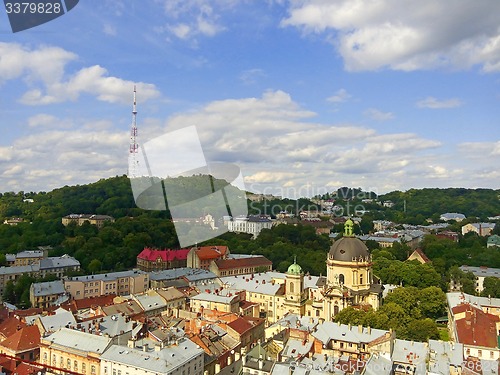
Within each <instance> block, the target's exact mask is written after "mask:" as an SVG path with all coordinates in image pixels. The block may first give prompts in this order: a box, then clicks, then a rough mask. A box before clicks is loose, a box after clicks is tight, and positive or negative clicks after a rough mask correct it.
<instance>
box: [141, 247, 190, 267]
mask: <svg viewBox="0 0 500 375" xmlns="http://www.w3.org/2000/svg"><path fill="white" fill-rule="evenodd" d="M188 253H189V249H178V250H171V249H164V250H156V249H150V248H147V247H146V248H144V250H142V251H141V252H140V253H139V255H137V268H138V269H140V270H141V271H145V272H151V271H162V270H168V269H172V268H180V267H186V265H187V256H188Z"/></svg>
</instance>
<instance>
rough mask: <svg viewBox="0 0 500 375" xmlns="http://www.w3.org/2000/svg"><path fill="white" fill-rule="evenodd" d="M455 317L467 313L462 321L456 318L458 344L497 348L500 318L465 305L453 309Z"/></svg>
mask: <svg viewBox="0 0 500 375" xmlns="http://www.w3.org/2000/svg"><path fill="white" fill-rule="evenodd" d="M452 312H453V315H455V316H456V314H459V313H465V317H464V318H461V319H458V320H457V319H456V318H455V327H456V331H457V336H458V342H460V343H462V344H465V345H473V346H485V347H489V348H496V347H497V344H498V342H497V332H496V323H497V322H498V321H499V320H500V318H499V317H498V316H496V315H492V314H487V313H485V312H484V311H483V310H481V309H478V308H476V307H474V306H471V305H470V304H468V303H463V304H460V305H458V306H455V307H454V308H453V309H452Z"/></svg>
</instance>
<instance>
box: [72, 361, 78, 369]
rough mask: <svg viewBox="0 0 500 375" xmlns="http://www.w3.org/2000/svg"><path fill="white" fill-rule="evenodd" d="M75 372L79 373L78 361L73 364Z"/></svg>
mask: <svg viewBox="0 0 500 375" xmlns="http://www.w3.org/2000/svg"><path fill="white" fill-rule="evenodd" d="M73 370H74V371H78V361H74V362H73Z"/></svg>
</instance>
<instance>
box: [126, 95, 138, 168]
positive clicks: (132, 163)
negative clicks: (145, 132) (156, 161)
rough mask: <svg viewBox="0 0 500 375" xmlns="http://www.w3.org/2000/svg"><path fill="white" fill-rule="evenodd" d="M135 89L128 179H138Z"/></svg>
mask: <svg viewBox="0 0 500 375" xmlns="http://www.w3.org/2000/svg"><path fill="white" fill-rule="evenodd" d="M135 95H136V89H135V85H134V107H133V109H132V129H131V130H130V149H129V157H128V176H129V177H130V178H134V177H139V176H138V174H139V160H138V158H137V153H138V152H139V145H138V144H137V107H136V105H137V102H136V99H135Z"/></svg>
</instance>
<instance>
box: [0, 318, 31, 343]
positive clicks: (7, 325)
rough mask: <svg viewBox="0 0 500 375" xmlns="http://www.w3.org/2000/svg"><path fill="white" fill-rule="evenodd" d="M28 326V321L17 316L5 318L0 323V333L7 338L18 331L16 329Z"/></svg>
mask: <svg viewBox="0 0 500 375" xmlns="http://www.w3.org/2000/svg"><path fill="white" fill-rule="evenodd" d="M23 327H26V323H23V322H21V321H20V320H19V319H17V318H16V317H10V318H7V319H5V320H4V321H3V322H2V323H1V324H0V334H1V335H2V336H3V337H5V338H7V337H9V336H10V335H12V334H14V333H16V331H17V330H18V329H20V328H23Z"/></svg>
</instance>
